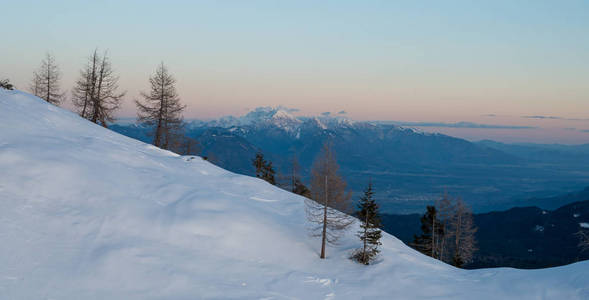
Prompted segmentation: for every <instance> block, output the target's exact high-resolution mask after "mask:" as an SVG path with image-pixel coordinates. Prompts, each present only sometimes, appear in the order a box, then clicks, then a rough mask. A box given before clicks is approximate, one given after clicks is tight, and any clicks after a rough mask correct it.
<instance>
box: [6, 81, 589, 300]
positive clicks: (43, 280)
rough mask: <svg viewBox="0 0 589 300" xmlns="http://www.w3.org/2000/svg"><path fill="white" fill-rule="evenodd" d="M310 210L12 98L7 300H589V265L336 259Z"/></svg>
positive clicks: (349, 241)
mask: <svg viewBox="0 0 589 300" xmlns="http://www.w3.org/2000/svg"><path fill="white" fill-rule="evenodd" d="M306 226H307V224H306V223H305V217H304V209H303V199H302V198H301V197H299V196H296V195H293V194H290V193H288V192H285V191H282V190H279V189H277V188H275V187H273V186H271V185H269V184H267V183H265V182H263V181H261V180H258V179H256V178H251V177H246V176H242V175H236V174H233V173H230V172H227V171H225V170H223V169H220V168H218V167H216V166H214V165H211V164H209V163H208V162H206V161H203V160H201V159H200V158H198V157H195V158H191V157H182V156H178V155H175V154H173V153H170V152H167V151H163V150H160V149H157V148H155V147H153V146H150V145H147V144H144V143H141V142H139V141H136V140H133V139H130V138H127V137H124V136H122V135H119V134H116V133H114V132H111V131H109V130H106V129H103V128H101V127H99V126H96V125H94V124H91V123H89V122H87V121H85V120H83V119H81V118H79V117H77V116H76V115H75V114H73V113H70V112H68V111H65V110H62V109H60V108H57V107H55V106H52V105H50V104H47V103H44V102H43V101H42V100H40V99H38V98H36V97H33V96H30V95H28V94H25V93H22V92H18V91H4V90H0V299H363V298H364V299H477V300H481V299H588V298H589V263H587V262H584V263H577V264H573V265H569V266H565V267H560V268H554V269H544V270H536V271H523V270H513V269H487V270H478V271H465V270H458V269H455V268H452V267H450V266H447V265H444V264H442V263H440V262H438V261H435V260H432V259H430V258H428V257H425V256H423V255H421V254H419V253H417V252H415V251H413V250H412V249H410V248H408V247H407V246H405V245H404V244H403V243H401V242H400V241H399V240H397V239H396V238H394V237H392V236H390V235H386V234H385V235H384V238H383V247H382V255H381V259H380V261H379V262H378V263H377V264H375V265H372V266H368V267H366V266H362V265H359V264H355V263H353V262H351V261H350V260H348V259H347V256H348V254H349V252H350V250H351V249H353V248H355V247H357V246H359V243H358V241H357V240H356V238H355V237H354V231H355V230H352V231H351V232H350V233H349V234H348V236H347V237H346V238H344V239H343V241H342V242H341V245H339V246H338V247H329V248H328V252H327V253H328V259H326V260H320V259H319V258H318V250H319V241H318V240H317V239H314V238H310V237H309V236H308V234H307V231H306Z"/></svg>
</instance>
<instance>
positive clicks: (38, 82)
mask: <svg viewBox="0 0 589 300" xmlns="http://www.w3.org/2000/svg"><path fill="white" fill-rule="evenodd" d="M60 78H61V74H60V72H59V68H58V67H57V64H56V63H55V58H54V57H53V55H51V54H49V53H47V54H45V58H44V59H43V61H41V66H39V69H38V70H37V71H35V72H34V73H33V79H32V82H31V86H30V87H29V89H30V91H31V92H32V93H33V94H34V95H35V96H37V97H39V98H41V99H43V100H45V101H47V102H49V103H51V104H55V105H59V103H61V101H62V100H63V98H64V97H65V93H62V92H61V91H60V88H59V80H60Z"/></svg>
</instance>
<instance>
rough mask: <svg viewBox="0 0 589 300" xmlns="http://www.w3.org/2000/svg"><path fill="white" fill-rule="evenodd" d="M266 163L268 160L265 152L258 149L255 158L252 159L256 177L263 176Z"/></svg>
mask: <svg viewBox="0 0 589 300" xmlns="http://www.w3.org/2000/svg"><path fill="white" fill-rule="evenodd" d="M265 164H266V160H264V154H263V153H262V152H259V151H258V152H257V153H256V156H255V157H254V159H252V165H253V166H254V168H255V169H256V177H258V178H262V175H263V174H264V173H263V170H264V165H265Z"/></svg>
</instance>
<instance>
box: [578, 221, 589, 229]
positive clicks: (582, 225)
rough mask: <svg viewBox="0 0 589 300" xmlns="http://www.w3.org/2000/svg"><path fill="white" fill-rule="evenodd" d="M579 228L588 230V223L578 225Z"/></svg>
mask: <svg viewBox="0 0 589 300" xmlns="http://www.w3.org/2000/svg"><path fill="white" fill-rule="evenodd" d="M579 226H581V228H589V223H585V222H583V223H579Z"/></svg>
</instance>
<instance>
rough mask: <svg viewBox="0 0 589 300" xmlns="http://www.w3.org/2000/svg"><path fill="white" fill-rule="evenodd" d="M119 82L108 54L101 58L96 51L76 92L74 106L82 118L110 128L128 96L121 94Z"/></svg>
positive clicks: (84, 70) (73, 93) (82, 74)
mask: <svg viewBox="0 0 589 300" xmlns="http://www.w3.org/2000/svg"><path fill="white" fill-rule="evenodd" d="M118 81H119V78H118V76H116V75H115V74H114V71H113V69H112V65H111V63H110V60H109V58H108V56H107V54H106V52H105V53H104V55H103V56H100V55H98V51H97V50H94V53H93V54H92V55H91V56H90V58H89V59H88V63H87V64H86V66H85V67H84V69H82V70H81V71H80V78H79V79H78V80H77V81H76V84H75V87H74V89H73V90H72V102H73V104H74V106H75V107H76V108H77V110H78V114H79V115H80V116H82V117H84V118H86V119H88V120H90V121H92V122H94V123H96V124H100V125H102V126H104V127H108V123H109V122H113V121H114V116H113V113H114V111H115V110H117V109H118V108H119V106H120V102H121V100H122V98H123V97H124V95H125V92H122V93H118V92H117V89H118Z"/></svg>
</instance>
